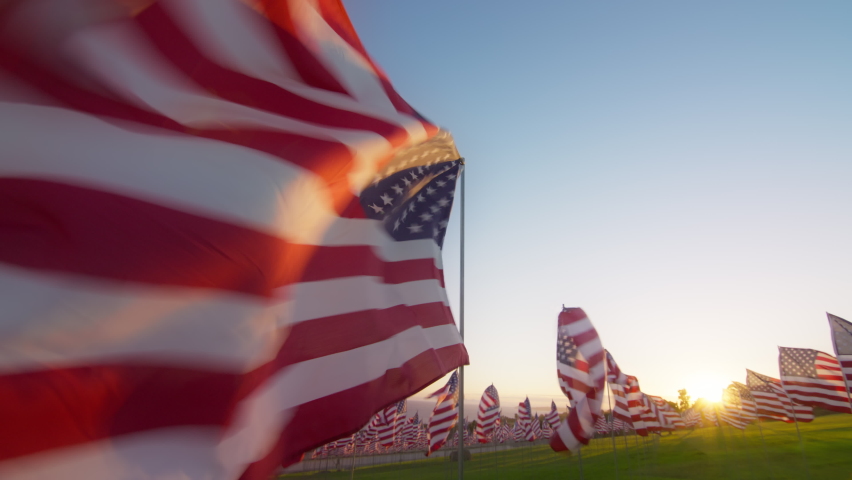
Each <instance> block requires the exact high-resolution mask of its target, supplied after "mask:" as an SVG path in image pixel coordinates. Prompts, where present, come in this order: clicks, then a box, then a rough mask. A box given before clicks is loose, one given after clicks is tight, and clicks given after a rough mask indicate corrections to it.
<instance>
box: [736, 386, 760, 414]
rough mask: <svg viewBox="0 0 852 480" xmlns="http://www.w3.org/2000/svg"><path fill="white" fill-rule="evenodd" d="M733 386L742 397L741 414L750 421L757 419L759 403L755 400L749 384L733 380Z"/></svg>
mask: <svg viewBox="0 0 852 480" xmlns="http://www.w3.org/2000/svg"><path fill="white" fill-rule="evenodd" d="M731 386H732V387H733V388H735V389H736V391H737V394H738V395H739V397H740V408H741V410H740V414H741V416H742V417H743V418H744V419H746V420H747V421H749V422H751V421H752V420H756V419H757V404H756V403H755V401H754V396H752V394H751V391H750V390H749V389H748V387H747V386H745V385H743V384H742V383H740V382H732V383H731Z"/></svg>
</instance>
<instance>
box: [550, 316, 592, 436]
mask: <svg viewBox="0 0 852 480" xmlns="http://www.w3.org/2000/svg"><path fill="white" fill-rule="evenodd" d="M556 369H557V374H558V376H559V386H560V387H561V388H562V392H563V393H565V395H567V396H568V398H569V400H571V411H570V412H569V413H568V418H566V419H565V421H563V422H562V424H561V425H560V426H559V428H558V429H557V430H556V435H554V436H553V438H552V439H551V441H550V446H551V448H553V450H554V451H557V452H560V451H564V450H571V451H576V450H578V449H579V448H580V445H581V444H582V445H588V443H589V439H590V438H591V437H592V436H593V435H594V432H595V431H594V422H595V420H597V418H598V417H599V416H600V415H601V403H602V400H603V392H604V385H605V382H606V366H605V365H604V350H603V345H602V344H601V339H600V337H599V336H598V332H597V330H595V327H593V326H592V322H591V321H589V319H588V317H587V316H586V313H585V312H583V310H582V309H580V308H563V309H562V312H561V313H560V314H559V323H558V330H557V343H556Z"/></svg>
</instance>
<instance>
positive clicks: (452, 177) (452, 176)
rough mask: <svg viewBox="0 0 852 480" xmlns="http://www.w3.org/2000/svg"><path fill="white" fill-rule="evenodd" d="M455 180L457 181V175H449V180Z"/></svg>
mask: <svg viewBox="0 0 852 480" xmlns="http://www.w3.org/2000/svg"><path fill="white" fill-rule="evenodd" d="M455 179H456V174H455V173H451V174H449V175H447V180H455Z"/></svg>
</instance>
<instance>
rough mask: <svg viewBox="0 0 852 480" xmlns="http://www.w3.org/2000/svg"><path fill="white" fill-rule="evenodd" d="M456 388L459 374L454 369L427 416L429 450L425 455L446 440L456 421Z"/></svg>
mask: <svg viewBox="0 0 852 480" xmlns="http://www.w3.org/2000/svg"><path fill="white" fill-rule="evenodd" d="M458 389H459V374H458V371H456V372H453V374H452V376H450V379H449V380H448V381H447V384H446V385H445V386H444V387H443V388H442V389H441V390H439V391H438V392H441V393H440V394H439V395H438V401H437V403H436V404H435V409H434V410H432V416H431V417H429V450H428V451H427V452H426V456H427V457H428V456H429V454H431V453H432V452H434V451H436V450H438V449H439V448H441V446H442V445H443V444H444V442H446V441H447V435H448V434H449V433H450V430H452V428H453V427H454V426H455V425H456V422H457V421H458V418H459V411H458V409H457V408H456V407H457V406H458V402H459V392H458ZM436 393H437V392H436ZM432 396H434V394H432Z"/></svg>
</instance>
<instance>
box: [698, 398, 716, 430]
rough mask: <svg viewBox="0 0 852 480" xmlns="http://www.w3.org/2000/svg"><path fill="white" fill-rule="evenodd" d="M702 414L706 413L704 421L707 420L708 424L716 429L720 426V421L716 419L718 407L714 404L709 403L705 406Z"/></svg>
mask: <svg viewBox="0 0 852 480" xmlns="http://www.w3.org/2000/svg"><path fill="white" fill-rule="evenodd" d="M702 412H703V413H704V420H706V421H707V422H708V423H710V424H711V425H713V426H714V427H718V426H719V421H718V420H717V417H716V406H715V405H714V404H712V403H708V404H707V405H705V406H704V409H703V410H702Z"/></svg>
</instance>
